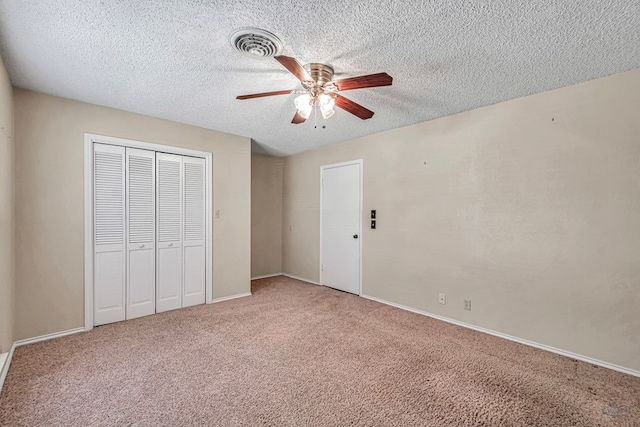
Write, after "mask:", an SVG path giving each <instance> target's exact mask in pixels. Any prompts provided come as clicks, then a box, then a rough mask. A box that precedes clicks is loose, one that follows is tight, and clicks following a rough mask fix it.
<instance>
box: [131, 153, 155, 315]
mask: <svg viewBox="0 0 640 427" xmlns="http://www.w3.org/2000/svg"><path fill="white" fill-rule="evenodd" d="M126 155H127V182H126V185H127V226H128V227H127V316H126V317H127V319H134V318H136V317H141V316H146V315H149V314H153V313H155V311H156V245H155V240H156V236H155V216H156V200H155V187H156V185H155V181H156V176H155V152H154V151H147V150H138V149H134V148H127V150H126Z"/></svg>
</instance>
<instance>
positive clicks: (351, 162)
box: [318, 159, 364, 296]
mask: <svg viewBox="0 0 640 427" xmlns="http://www.w3.org/2000/svg"><path fill="white" fill-rule="evenodd" d="M352 165H360V200H358V203H359V204H360V208H359V216H358V218H359V219H360V226H359V230H358V237H359V239H358V240H360V242H359V244H360V256H359V257H358V258H359V264H360V265H359V266H358V271H359V283H358V296H362V239H363V236H362V222H363V221H362V200H363V194H364V191H363V185H364V182H363V177H364V160H363V159H357V160H349V161H347V162H340V163H332V164H330V165H323V166H320V263H319V264H318V271H319V272H320V280H319V282H320V285H322V286H325V284H324V282H323V278H322V212H323V209H322V199H323V197H322V196H323V191H324V185H323V182H322V180H323V174H324V171H325V170H326V169H334V168H338V167H342V166H352Z"/></svg>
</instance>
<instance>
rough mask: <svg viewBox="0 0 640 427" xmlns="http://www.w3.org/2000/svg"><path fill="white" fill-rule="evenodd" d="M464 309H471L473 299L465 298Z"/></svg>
mask: <svg viewBox="0 0 640 427" xmlns="http://www.w3.org/2000/svg"><path fill="white" fill-rule="evenodd" d="M464 309H465V310H469V311H471V300H470V299H466V300H464Z"/></svg>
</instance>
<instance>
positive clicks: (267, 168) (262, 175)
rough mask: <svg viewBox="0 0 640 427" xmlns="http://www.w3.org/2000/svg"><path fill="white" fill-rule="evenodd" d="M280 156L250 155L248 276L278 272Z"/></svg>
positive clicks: (281, 162)
mask: <svg viewBox="0 0 640 427" xmlns="http://www.w3.org/2000/svg"><path fill="white" fill-rule="evenodd" d="M283 167H284V159H283V158H280V157H271V156H262V155H258V154H253V155H252V156H251V277H257V276H264V275H268V274H277V273H280V272H282V169H283Z"/></svg>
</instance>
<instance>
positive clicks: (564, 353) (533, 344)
mask: <svg viewBox="0 0 640 427" xmlns="http://www.w3.org/2000/svg"><path fill="white" fill-rule="evenodd" d="M362 298H366V299H369V300H372V301H376V302H379V303H381V304H385V305H390V306H392V307H395V308H399V309H401V310H406V311H410V312H412V313H416V314H421V315H423V316H427V317H431V318H433V319H436V320H442V321H443V322H447V323H451V324H454V325H458V326H462V327H464V328H468V329H473V330H474V331H478V332H483V333H485V334H489V335H493V336H495V337H499V338H504V339H506V340H509V341H513V342H517V343H520V344H524V345H528V346H529V347H535V348H539V349H540V350H546V351H549V352H551V353H556V354H559V355H561V356H566V357H570V358H572V359H577V360H581V361H583V362H587V363H591V364H592V365H597V366H601V367H603V368H608V369H612V370H614V371H618V372H622V373H624V374H629V375H633V376H634V377H640V371H636V370H634V369H630V368H625V367H624V366H618V365H614V364H613V363H609V362H604V361H602V360H598V359H592V358H591V357H587V356H583V355H581V354H576V353H572V352H570V351H566V350H561V349H559V348H555V347H551V346H548V345H544V344H540V343H537V342H534V341H529V340H525V339H523V338H518V337H514V336H512V335H507V334H503V333H502V332H496V331H492V330H491V329H486V328H482V327H480V326H475V325H471V324H469V323H465V322H460V321H458V320H454V319H450V318H448V317H444V316H439V315H437V314H432V313H429V312H426V311H422V310H418V309H416V308H412V307H408V306H406V305H402V304H397V303H395V302H391V301H387V300H383V299H381V298H376V297H372V296H370V295H364V294H363V295H362Z"/></svg>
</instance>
